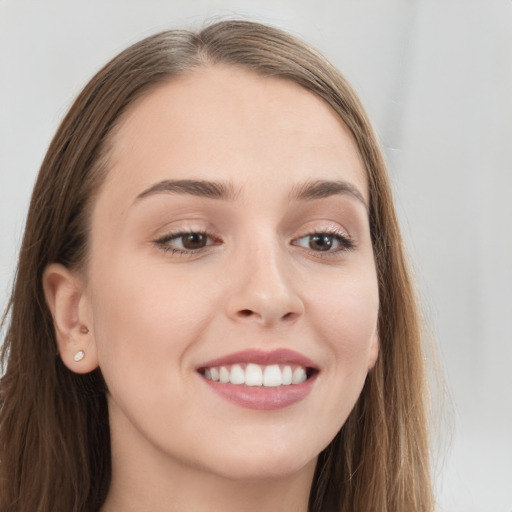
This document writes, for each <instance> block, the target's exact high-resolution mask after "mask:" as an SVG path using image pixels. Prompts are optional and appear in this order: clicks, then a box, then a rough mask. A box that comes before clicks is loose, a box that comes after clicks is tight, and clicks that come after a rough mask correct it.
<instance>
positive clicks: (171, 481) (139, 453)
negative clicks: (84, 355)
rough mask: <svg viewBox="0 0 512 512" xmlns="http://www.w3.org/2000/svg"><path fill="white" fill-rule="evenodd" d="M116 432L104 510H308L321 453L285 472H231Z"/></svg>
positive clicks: (203, 511) (227, 511) (158, 511)
mask: <svg viewBox="0 0 512 512" xmlns="http://www.w3.org/2000/svg"><path fill="white" fill-rule="evenodd" d="M125 434H126V431H124V432H123V433H121V432H116V431H115V430H114V431H113V432H112V480H111V485H110V489H109V493H108V496H107V499H106V502H105V504H104V506H103V507H102V508H101V512H141V511H143V512H145V511H151V512H189V511H191V510H192V511H194V512H214V511H218V510H222V511H223V512H235V511H236V512H239V511H243V512H261V510H272V511H273V512H289V511H290V510H293V511H294V512H307V510H308V501H309V494H310V490H311V484H312V481H313V476H314V471H315V465H316V459H315V460H312V461H310V462H308V463H307V464H306V465H305V466H304V467H302V468H301V469H300V470H298V471H295V472H293V473H291V474H286V475H275V474H273V475H268V476H265V475H263V476H262V475H259V476H258V477H253V478H251V477H246V478H243V479H242V478H241V479H238V478H232V477H229V476H225V475H222V474H219V473H216V472H213V471H208V470H205V469H204V468H201V467H200V466H194V465H190V464H185V463H182V462H181V461H178V460H175V459H173V458H172V457H169V456H167V455H165V454H162V453H161V451H160V450H159V449H158V448H157V447H154V446H153V445H151V444H150V443H149V441H147V442H146V443H144V442H143V443H140V437H139V438H138V441H135V439H134V438H132V437H131V436H128V438H127V437H126V435H125Z"/></svg>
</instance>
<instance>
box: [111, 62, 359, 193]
mask: <svg viewBox="0 0 512 512" xmlns="http://www.w3.org/2000/svg"><path fill="white" fill-rule="evenodd" d="M112 142H113V143H112V154H111V157H112V158H111V160H110V161H111V162H112V167H111V169H110V171H109V174H108V176H107V179H106V183H105V187H104V189H105V188H106V189H111V190H115V191H116V193H117V195H118V196H119V195H123V194H124V195H127V196H131V197H135V196H136V195H137V194H138V193H140V191H141V190H143V189H145V188H147V187H148V186H151V185H152V184H153V183H155V182H158V181H160V180H164V179H187V178H195V179H207V180H217V181H229V182H233V183H234V184H235V185H236V186H237V188H239V189H240V190H243V189H244V187H245V188H247V187H252V188H254V187H258V188H260V189H267V190H268V192H269V193H271V192H274V191H276V190H282V191H285V190H288V189H289V188H290V187H291V186H293V184H294V183H301V182H304V181H307V180H311V179H327V180H332V179H344V180H346V181H349V182H350V183H352V184H354V185H355V186H356V187H357V188H358V189H359V190H360V191H361V193H362V195H363V196H364V197H365V199H366V200H367V199H368V191H367V182H366V174H365V171H364V165H363V163H362V160H361V157H360V154H359V151H358V149H357V146H356V143H355V141H354V138H353V136H352V134H351V133H350V131H349V129H348V128H347V127H346V125H345V124H344V123H343V122H342V121H341V119H340V118H339V116H338V115H337V114H336V113H335V111H334V110H333V109H332V108H331V107H330V106H329V105H328V104H327V103H326V102H325V101H324V100H322V99H321V98H319V97H318V96H316V95H314V94H313V93H311V92H309V91H307V90H306V89H304V88H303V87H301V86H299V85H297V84H296V83H294V82H292V81H289V80H285V79H281V78H272V77H262V76H260V75H257V74H255V73H253V72H251V71H248V70H245V69H240V68H236V67H227V66H212V67H205V68H199V69H197V70H194V71H192V72H188V73H187V74H185V75H182V76H180V77H177V78H173V79H172V80H170V81H169V82H167V83H164V84H162V85H160V86H159V87H157V88H156V89H155V90H153V91H152V92H150V93H149V94H147V95H146V96H144V97H143V98H141V99H140V100H138V101H137V102H136V103H135V104H134V105H132V107H131V109H130V110H129V111H128V113H127V114H126V115H125V117H124V119H123V121H122V122H121V124H120V126H119V128H118V129H117V131H116V133H115V135H114V137H113V140H112Z"/></svg>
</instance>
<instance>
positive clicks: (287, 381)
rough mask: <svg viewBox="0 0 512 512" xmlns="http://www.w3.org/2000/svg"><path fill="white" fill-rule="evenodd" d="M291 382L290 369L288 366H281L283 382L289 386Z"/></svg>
mask: <svg viewBox="0 0 512 512" xmlns="http://www.w3.org/2000/svg"><path fill="white" fill-rule="evenodd" d="M291 383H292V369H291V367H290V366H285V367H284V368H283V384H284V385H285V386H289V385H290V384H291Z"/></svg>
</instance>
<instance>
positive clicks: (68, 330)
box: [43, 263, 98, 373]
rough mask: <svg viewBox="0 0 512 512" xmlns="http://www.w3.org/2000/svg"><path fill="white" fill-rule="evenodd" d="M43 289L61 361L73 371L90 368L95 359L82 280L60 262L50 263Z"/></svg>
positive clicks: (90, 317)
mask: <svg viewBox="0 0 512 512" xmlns="http://www.w3.org/2000/svg"><path fill="white" fill-rule="evenodd" d="M43 289H44V294H45V298H46V303H47V304H48V308H49V309H50V312H51V314H52V317H53V326H54V329H55V338H56V340H57V347H58V353H59V354H60V357H61V359H62V362H63V363H64V364H65V365H66V366H67V367H68V368H69V369H70V370H71V371H73V372H75V373H88V372H90V371H92V370H94V369H95V368H96V367H97V366H98V359H97V355H96V345H95V341H94V335H93V332H92V315H91V314H90V308H89V307H88V303H87V297H86V296H85V293H84V286H83V282H82V279H81V278H80V277H79V276H78V275H76V274H75V273H74V272H72V271H70V270H69V269H67V268H66V267H65V266H64V265H60V264H58V263H52V264H51V265H48V267H46V269H45V271H44V273H43Z"/></svg>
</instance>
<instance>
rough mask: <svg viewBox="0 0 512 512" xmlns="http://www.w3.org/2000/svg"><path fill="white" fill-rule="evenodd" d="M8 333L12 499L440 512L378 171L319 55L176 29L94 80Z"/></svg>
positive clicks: (0, 455)
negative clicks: (436, 506)
mask: <svg viewBox="0 0 512 512" xmlns="http://www.w3.org/2000/svg"><path fill="white" fill-rule="evenodd" d="M10 313H11V318H10V324H9V325H8V328H7V336H6V340H5V344H4V348H3V358H4V361H5V364H6V372H5V375H4V377H3V378H2V385H1V399H2V408H1V413H0V414H1V417H0V460H1V465H0V472H1V478H0V482H1V484H0V485H1V490H0V499H1V500H2V501H1V509H2V511H3V512H11V511H27V510H31V511H38V512H43V511H62V512H64V511H66V512H68V511H70V510H72V511H97V510H101V511H103V512H115V511H121V510H123V511H128V510H152V511H164V510H165V511H167V510H172V511H180V510H188V511H190V510H194V511H207V510H247V511H249V510H253V508H258V510H261V509H265V510H276V511H277V510H282V511H285V510H286V511H288V510H296V511H301V510H302V511H305V510H310V511H347V512H348V511H351V512H353V511H358V512H359V511H375V510H379V511H385V510H389V511H393V512H397V511H403V512H405V511H407V512H411V511H429V512H430V511H431V510H432V509H433V505H432V494H431V486H430V479H429V453H428V447H427V432H426V425H425V404H424V396H425V395H424V391H425V389H424V385H425V382H424V381H425V375H424V369H423V358H422V350H421V344H420V334H419V325H418V312H417V309H416V305H415V298H414V294H413V290H412V286H411V282H410V278H409V274H408V271H407V268H406V264H405V260H404V255H403V253H402V245H401V238H400V233H399V230H398V226H397V221H396V217H395V213H394V209H393V204H392V199H391V193H390V185H389V181H388V178H387V175H386V170H385V165H384V162H383V159H382V156H381V153H380V150H379V148H378V145H377V142H376V139H375V136H374V134H373V132H372V129H371V126H370V124H369V121H368V120H367V117H366V114H365V113H364V110H363V108H362V106H361V104H360V103H359V101H358V99H357V97H356V96H355V94H354V92H353V91H352V89H351V88H350V86H349V85H348V84H347V82H346V81H345V80H344V79H343V78H342V77H341V76H340V74H339V72H338V71H337V70H336V69H334V68H333V67H332V66H331V65H330V64H329V63H328V62H327V61H326V60H325V59H324V58H323V57H322V56H321V55H319V54H318V53H317V52H316V51H314V50H313V49H311V48H309V47H308V46H306V45H305V44H304V43H302V42H299V41H297V40H296V39H294V38H292V37H290V36H289V35H287V34H285V33H283V32H281V31H278V30H276V29H273V28H269V27H266V26H263V25H259V24H256V23H251V22H246V21H226V22H220V23H217V24H215V25H212V26H209V27H207V28H205V29H204V30H202V31H201V32H200V33H198V34H195V33H191V32H186V31H169V32H164V33H161V34H157V35H155V36H152V37H150V38H148V39H146V40H144V41H142V42H140V43H138V44H135V45H134V46H132V47H130V48H128V49H127V50H125V51H124V52H123V53H121V54H120V55H119V56H118V57H116V58H115V59H114V60H112V61H111V62H110V63H109V64H107V66H106V67H105V68H103V69H102V70H101V71H100V72H99V73H98V74H97V75H96V76H95V77H94V78H93V79H92V80H91V82H90V83H89V84H88V85H87V86H86V88H85V89H84V91H83V92H82V93H81V94H80V96H79V97H78V99H77V100H76V102H75V103H74V105H73V106H72V108H71V110H70V112H69V114H68V115H67V116H66V118H65V119H64V121H63V123H62V125H61V126H60V128H59V130H58V132H57V134H56V136H55V138H54V140H53V141H52V143H51V145H50V148H49V151H48V153H47V155H46V158H45V160H44V162H43V165H42V168H41V171H40V174H39V178H38V180H37V183H36V186H35V189H34V193H33V198H32V202H31V206H30V211H29V216H28V219H27V226H26V231H25V237H24V241H23V246H22V249H21V254H20V260H19V267H18V273H17V278H16V282H15V286H14V291H13V295H12V299H11V303H10Z"/></svg>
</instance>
